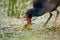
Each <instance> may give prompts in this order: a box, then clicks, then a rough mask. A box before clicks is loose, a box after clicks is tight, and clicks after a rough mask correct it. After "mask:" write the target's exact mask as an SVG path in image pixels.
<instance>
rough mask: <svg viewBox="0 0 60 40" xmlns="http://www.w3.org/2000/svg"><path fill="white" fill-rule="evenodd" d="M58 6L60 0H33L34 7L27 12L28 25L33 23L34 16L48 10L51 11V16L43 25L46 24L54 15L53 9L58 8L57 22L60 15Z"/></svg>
mask: <svg viewBox="0 0 60 40" xmlns="http://www.w3.org/2000/svg"><path fill="white" fill-rule="evenodd" d="M58 6H60V0H33V8H31V9H29V10H28V11H27V12H26V13H25V17H26V21H27V25H31V19H32V17H38V16H42V15H44V14H45V13H46V12H49V14H50V16H49V18H48V19H47V21H46V22H45V23H44V25H43V26H45V25H46V24H47V23H48V21H49V20H50V19H51V17H52V13H51V12H52V11H54V10H56V11H57V14H56V18H55V21H54V23H56V20H57V18H58V16H59V11H58V10H57V9H56V8H57V7H58Z"/></svg>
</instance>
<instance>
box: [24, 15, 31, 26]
mask: <svg viewBox="0 0 60 40" xmlns="http://www.w3.org/2000/svg"><path fill="white" fill-rule="evenodd" d="M25 17H26V21H27V24H28V25H31V18H29V17H28V15H27V14H25Z"/></svg>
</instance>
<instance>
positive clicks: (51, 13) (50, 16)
mask: <svg viewBox="0 0 60 40" xmlns="http://www.w3.org/2000/svg"><path fill="white" fill-rule="evenodd" d="M51 17H52V13H50V16H49V18H48V19H47V21H46V22H45V24H44V25H43V26H46V24H47V23H48V22H49V20H50V19H51Z"/></svg>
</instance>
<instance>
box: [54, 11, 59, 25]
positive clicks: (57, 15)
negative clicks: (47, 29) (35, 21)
mask: <svg viewBox="0 0 60 40" xmlns="http://www.w3.org/2000/svg"><path fill="white" fill-rule="evenodd" d="M58 17H59V11H57V14H56V17H55V21H54V24H56V21H57V19H58Z"/></svg>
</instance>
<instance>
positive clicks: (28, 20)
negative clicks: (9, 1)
mask: <svg viewBox="0 0 60 40" xmlns="http://www.w3.org/2000/svg"><path fill="white" fill-rule="evenodd" d="M32 12H33V9H29V10H28V11H27V12H26V13H25V18H26V21H27V25H31V18H32Z"/></svg>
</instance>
